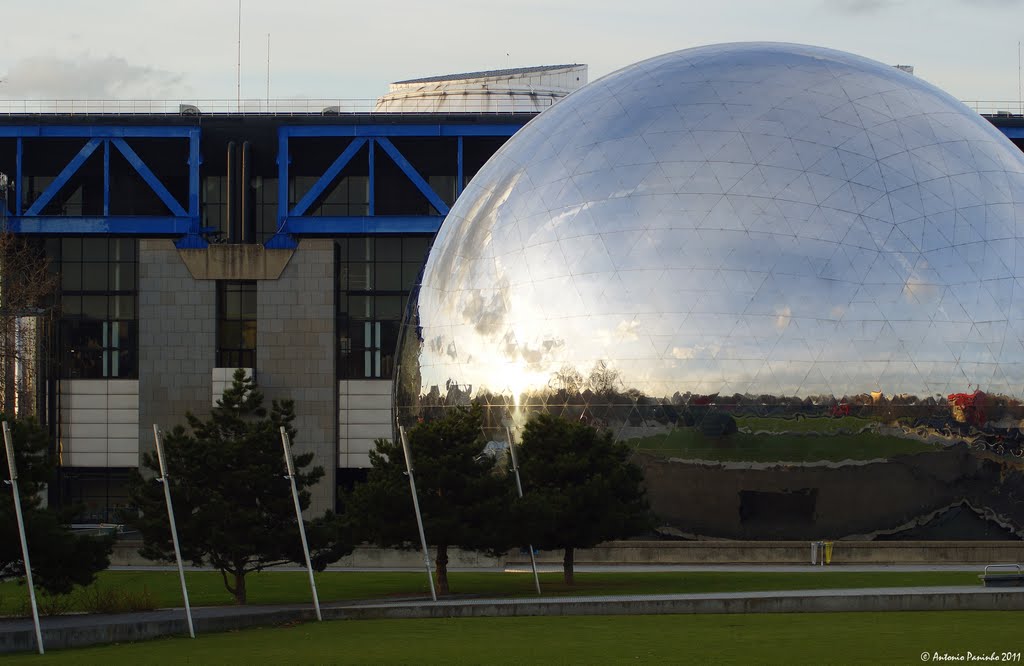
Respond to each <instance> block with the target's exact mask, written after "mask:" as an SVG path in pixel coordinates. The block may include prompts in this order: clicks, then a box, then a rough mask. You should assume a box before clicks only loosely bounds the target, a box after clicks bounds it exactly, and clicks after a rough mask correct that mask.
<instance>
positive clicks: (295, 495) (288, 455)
mask: <svg viewBox="0 0 1024 666" xmlns="http://www.w3.org/2000/svg"><path fill="white" fill-rule="evenodd" d="M281 446H282V447H284V464H285V465H286V466H287V468H288V474H287V475H286V476H285V477H284V478H286V479H288V481H289V482H290V483H291V486H292V500H293V501H294V502H295V520H297V521H298V523H299V536H300V537H301V538H302V554H303V555H305V556H306V571H308V572H309V588H310V589H311V590H313V607H314V608H316V619H317V621H318V622H323V619H324V618H323V617H322V616H321V615H320V597H318V596H317V594H316V581H315V580H313V563H312V562H311V561H310V559H309V544H308V543H307V542H306V525H305V523H303V522H302V507H301V506H299V491H298V490H297V489H296V488H295V463H293V462H292V450H291V441H290V439H289V437H288V431H287V430H285V429H284V426H281Z"/></svg>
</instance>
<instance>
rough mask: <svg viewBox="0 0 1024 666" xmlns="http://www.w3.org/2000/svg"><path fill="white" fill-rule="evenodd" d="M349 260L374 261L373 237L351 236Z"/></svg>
mask: <svg viewBox="0 0 1024 666" xmlns="http://www.w3.org/2000/svg"><path fill="white" fill-rule="evenodd" d="M348 260H349V261H373V239H372V238H369V237H365V236H362V237H358V238H350V239H349V241H348Z"/></svg>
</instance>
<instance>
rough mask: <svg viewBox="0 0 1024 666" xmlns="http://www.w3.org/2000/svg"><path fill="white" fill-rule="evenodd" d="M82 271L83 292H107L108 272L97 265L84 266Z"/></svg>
mask: <svg viewBox="0 0 1024 666" xmlns="http://www.w3.org/2000/svg"><path fill="white" fill-rule="evenodd" d="M82 268H83V270H82V291H106V290H107V271H106V270H103V269H104V267H103V266H102V265H101V266H96V264H84V265H83V267H82Z"/></svg>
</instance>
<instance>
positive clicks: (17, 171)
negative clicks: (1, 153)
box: [14, 137, 24, 215]
mask: <svg viewBox="0 0 1024 666" xmlns="http://www.w3.org/2000/svg"><path fill="white" fill-rule="evenodd" d="M23 152H24V145H23V144H22V141H21V137H18V141H17V148H16V155H15V158H14V177H15V178H16V181H17V182H15V183H14V214H15V215H21V212H22V210H24V209H23V208H22V201H23V199H22V198H21V157H22V154H23Z"/></svg>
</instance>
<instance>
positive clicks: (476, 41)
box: [0, 0, 1024, 101]
mask: <svg viewBox="0 0 1024 666" xmlns="http://www.w3.org/2000/svg"><path fill="white" fill-rule="evenodd" d="M238 7H239V6H238V2H237V0H174V2H168V1H166V0H164V1H161V2H156V1H154V0H100V1H99V2H83V1H81V0H34V2H17V1H16V0H0V22H2V24H3V26H4V29H3V30H2V31H0V99H17V100H22V99H49V100H53V99H74V100H80V99H167V100H203V99H206V100H211V99H216V100H234V99H235V96H236V92H237V89H236V85H237V84H239V83H240V94H241V97H242V98H250V99H258V98H265V97H266V95H267V36H268V34H269V35H270V96H271V98H274V99H286V98H315V99H371V98H375V97H378V96H380V95H382V94H384V93H386V92H387V84H388V82H391V81H398V80H402V79H409V78H417V77H422V76H431V75H439V74H449V73H456V72H469V71H480V70H488V69H501V68H506V67H527V66H533V65H546V64H565V63H583V64H587V65H589V67H590V70H589V73H590V80H592V81H593V80H595V79H596V78H598V77H600V76H602V75H604V74H608V73H610V72H613V71H615V70H617V69H619V68H621V67H624V66H626V65H629V64H631V63H634V62H637V61H639V60H643V59H645V58H649V57H652V56H656V55H660V54H662V53H667V52H670V51H676V50H679V49H684V48H690V47H695V46H701V45H706V44H714V43H719V42H735V41H784V42H798V43H804V44H813V45H817V46H826V47H830V48H836V49H840V50H844V51H850V52H853V53H856V54H859V55H862V56H866V57H869V58H874V59H876V60H880V61H882V62H885V63H888V64H909V65H913V66H914V67H915V69H916V74H917V75H918V76H920V77H922V78H924V79H926V80H928V81H930V82H931V83H934V84H936V85H938V86H939V87H941V88H943V89H945V90H946V91H948V92H949V93H951V94H952V95H953V96H955V97H958V98H959V99H962V100H1013V101H1015V100H1017V99H1018V95H1019V80H1020V79H1019V77H1020V70H1019V65H1018V63H1019V59H1018V48H1019V47H1018V44H1019V43H1020V42H1021V41H1022V40H1024V0H701V1H699V2H694V1H691V0H614V1H611V0H516V1H515V2H502V3H497V2H487V1H486V0H472V1H470V0H433V1H428V0H389V1H388V2H382V1H375V0H355V1H353V0H290V1H289V2H282V1H281V0H274V1H270V0H242V10H241V76H240V79H239V78H237V70H236V63H237V62H238V53H239V52H238V35H239V32H238V29H239V20H238V19H239V12H238Z"/></svg>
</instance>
